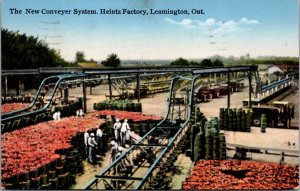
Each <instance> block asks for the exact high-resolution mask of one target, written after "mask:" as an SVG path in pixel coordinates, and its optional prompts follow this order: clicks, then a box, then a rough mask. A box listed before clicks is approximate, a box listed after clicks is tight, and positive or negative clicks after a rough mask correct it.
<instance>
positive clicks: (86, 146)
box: [84, 130, 89, 157]
mask: <svg viewBox="0 0 300 191" xmlns="http://www.w3.org/2000/svg"><path fill="white" fill-rule="evenodd" d="M88 138H89V132H88V130H86V131H85V132H84V145H85V154H86V156H87V157H88V156H89V145H88Z"/></svg>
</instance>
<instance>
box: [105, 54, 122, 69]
mask: <svg viewBox="0 0 300 191" xmlns="http://www.w3.org/2000/svg"><path fill="white" fill-rule="evenodd" d="M101 64H103V65H104V66H106V67H119V66H120V65H121V60H120V59H119V58H118V56H117V55H116V54H114V53H112V54H110V55H108V56H107V58H106V60H103V61H102V62H101Z"/></svg>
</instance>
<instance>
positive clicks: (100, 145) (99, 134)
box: [96, 126, 103, 155]
mask: <svg viewBox="0 0 300 191" xmlns="http://www.w3.org/2000/svg"><path fill="white" fill-rule="evenodd" d="M102 135H103V131H102V130H101V129H100V126H99V128H98V129H97V131H96V141H97V154H98V155H100V154H101V153H102V152H103V151H102V150H103V143H102V141H103V140H102Z"/></svg>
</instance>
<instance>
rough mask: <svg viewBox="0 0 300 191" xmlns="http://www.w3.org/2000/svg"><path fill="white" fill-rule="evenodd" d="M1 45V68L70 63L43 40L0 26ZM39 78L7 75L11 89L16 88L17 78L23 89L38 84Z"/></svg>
mask: <svg viewBox="0 0 300 191" xmlns="http://www.w3.org/2000/svg"><path fill="white" fill-rule="evenodd" d="M1 45H2V52H1V68H2V69H3V70H13V69H37V68H39V67H55V66H70V65H71V64H70V63H69V62H66V61H65V60H64V59H62V58H61V56H60V54H59V52H57V51H55V50H54V49H51V48H49V47H48V45H47V44H46V42H45V41H43V40H39V39H38V38H37V37H33V36H28V35H26V34H19V31H15V32H14V31H9V30H8V29H3V28H1ZM40 78H41V77H39V76H12V77H9V80H8V86H9V87H10V88H12V89H13V88H18V86H19V82H18V80H21V81H22V82H23V83H24V85H25V89H27V88H28V89H29V88H34V87H37V86H38V85H39V83H40V81H41V79H40Z"/></svg>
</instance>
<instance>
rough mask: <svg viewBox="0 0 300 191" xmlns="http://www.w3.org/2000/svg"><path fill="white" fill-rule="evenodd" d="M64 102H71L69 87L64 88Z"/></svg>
mask: <svg viewBox="0 0 300 191" xmlns="http://www.w3.org/2000/svg"><path fill="white" fill-rule="evenodd" d="M64 102H65V103H68V102H69V89H68V88H66V89H64Z"/></svg>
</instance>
